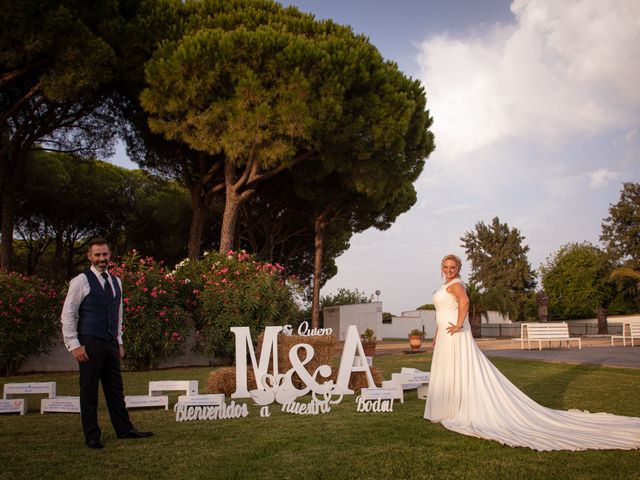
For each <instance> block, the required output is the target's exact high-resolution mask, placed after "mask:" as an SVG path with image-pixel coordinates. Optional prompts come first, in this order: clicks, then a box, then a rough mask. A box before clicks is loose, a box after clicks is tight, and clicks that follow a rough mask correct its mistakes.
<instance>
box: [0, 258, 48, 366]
mask: <svg viewBox="0 0 640 480" xmlns="http://www.w3.org/2000/svg"><path fill="white" fill-rule="evenodd" d="M59 305H60V296H59V294H58V292H56V290H54V289H53V288H52V287H50V286H49V285H48V284H47V283H45V282H44V281H43V280H41V279H39V278H37V277H28V276H26V275H20V274H18V273H14V272H6V271H5V270H0V373H1V374H2V375H10V374H13V373H16V372H17V371H18V368H20V365H21V364H22V362H23V361H24V359H25V358H26V357H27V356H29V355H38V354H41V353H45V352H47V351H48V349H49V347H50V346H51V343H52V340H53V338H54V335H55V333H56V332H58V331H59V330H60V322H59V315H60V308H59Z"/></svg>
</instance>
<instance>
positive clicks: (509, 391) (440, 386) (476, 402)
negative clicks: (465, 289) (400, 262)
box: [424, 279, 640, 451]
mask: <svg viewBox="0 0 640 480" xmlns="http://www.w3.org/2000/svg"><path fill="white" fill-rule="evenodd" d="M454 282H460V283H462V281H461V280H460V279H455V280H452V281H451V282H449V283H447V284H445V285H443V286H442V287H440V288H439V289H438V290H437V291H436V292H435V293H434V295H433V303H434V305H435V307H436V323H437V325H438V335H437V339H436V347H435V349H434V352H433V359H432V362H431V378H430V383H429V394H428V396H427V404H426V406H425V411H424V418H426V419H428V420H431V421H432V422H440V423H442V425H443V426H444V427H446V428H447V429H449V430H453V431H455V432H458V433H462V434H464V435H470V436H474V437H479V438H486V439H491V440H496V441H498V442H500V443H503V444H505V445H509V446H512V447H518V446H519V447H529V448H532V449H535V450H540V451H544V450H586V449H623V450H630V449H634V448H640V418H636V417H623V416H618V415H612V414H609V413H589V412H583V411H580V410H569V411H562V410H553V409H551V408H546V407H543V406H542V405H539V404H537V403H536V402H534V401H533V400H531V399H530V398H529V397H527V396H526V395H525V394H524V393H522V392H521V391H520V390H518V388H517V387H516V386H515V385H513V384H512V383H511V382H510V381H509V380H508V379H507V378H506V377H505V376H504V375H503V374H502V373H500V371H499V370H498V369H497V368H496V367H494V366H493V364H492V363H491V362H490V361H489V360H488V359H487V357H486V356H485V355H484V354H483V353H482V352H481V351H480V349H479V348H478V346H477V345H476V343H475V341H474V339H473V337H472V335H471V328H470V326H469V323H468V320H465V323H464V325H463V328H462V330H460V331H459V332H456V333H454V334H453V335H450V334H449V333H447V331H446V328H447V326H448V323H449V322H451V323H452V324H454V325H455V324H456V322H457V319H458V304H457V301H456V298H455V297H454V296H453V295H452V294H450V293H449V292H447V290H446V289H447V287H449V286H450V285H452V284H453V283H454Z"/></svg>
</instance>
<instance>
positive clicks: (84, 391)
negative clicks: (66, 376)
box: [78, 335, 133, 440]
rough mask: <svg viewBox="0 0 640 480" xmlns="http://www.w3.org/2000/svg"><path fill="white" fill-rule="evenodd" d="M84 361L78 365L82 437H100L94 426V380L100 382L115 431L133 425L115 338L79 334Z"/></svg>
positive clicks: (95, 401)
mask: <svg viewBox="0 0 640 480" xmlns="http://www.w3.org/2000/svg"><path fill="white" fill-rule="evenodd" d="M78 340H80V344H81V345H82V346H84V348H85V350H86V352H87V356H88V357H89V361H88V362H84V363H79V365H80V412H81V417H82V430H83V431H84V437H85V439H86V440H100V434H101V432H100V427H99V426H98V383H99V382H102V390H103V391H104V398H105V400H106V402H107V408H108V409H109V416H110V417H111V424H112V425H113V428H114V430H115V431H116V434H117V435H122V434H125V433H127V432H129V431H131V430H132V429H133V425H132V424H131V421H130V420H129V412H127V408H126V406H125V402H124V388H123V386H122V373H121V371H120V350H119V347H118V342H117V341H116V340H115V339H111V340H103V339H101V338H98V337H92V336H90V335H80V336H79V337H78Z"/></svg>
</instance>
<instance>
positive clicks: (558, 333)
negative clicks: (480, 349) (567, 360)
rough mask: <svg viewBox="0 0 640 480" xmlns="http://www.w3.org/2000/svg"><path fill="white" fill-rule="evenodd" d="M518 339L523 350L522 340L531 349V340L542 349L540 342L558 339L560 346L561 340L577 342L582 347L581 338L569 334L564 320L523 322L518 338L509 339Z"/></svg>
mask: <svg viewBox="0 0 640 480" xmlns="http://www.w3.org/2000/svg"><path fill="white" fill-rule="evenodd" d="M514 340H515V341H520V348H521V349H523V350H524V342H525V340H526V342H527V349H528V350H531V341H534V342H538V350H542V342H547V341H548V342H549V346H551V342H552V341H559V342H560V347H562V342H567V348H569V342H578V348H579V349H582V340H581V339H580V338H579V337H570V336H569V325H568V324H567V323H566V322H561V323H556V322H553V323H533V322H525V323H522V324H521V328H520V338H513V339H511V341H514Z"/></svg>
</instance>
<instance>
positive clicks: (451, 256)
mask: <svg viewBox="0 0 640 480" xmlns="http://www.w3.org/2000/svg"><path fill="white" fill-rule="evenodd" d="M447 260H453V261H454V262H456V265H457V266H458V276H460V270H462V260H460V257H458V256H457V255H454V254H453V253H450V254H449V255H445V256H444V258H443V259H442V262H440V266H444V262H446V261H447Z"/></svg>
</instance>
